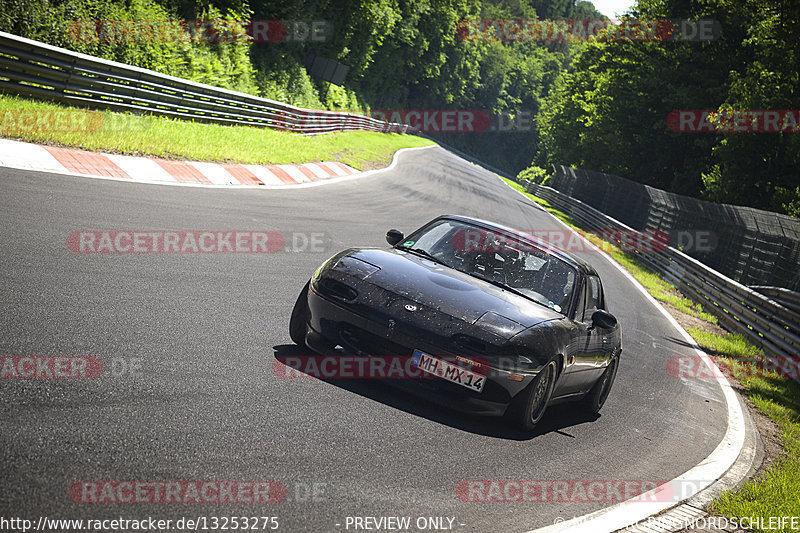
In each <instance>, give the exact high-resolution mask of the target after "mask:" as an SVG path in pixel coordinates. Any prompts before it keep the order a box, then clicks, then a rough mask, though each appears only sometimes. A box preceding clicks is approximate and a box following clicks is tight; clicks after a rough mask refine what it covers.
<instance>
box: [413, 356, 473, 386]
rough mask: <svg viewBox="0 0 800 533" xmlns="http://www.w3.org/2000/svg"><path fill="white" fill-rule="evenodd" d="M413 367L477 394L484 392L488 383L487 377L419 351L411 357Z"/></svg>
mask: <svg viewBox="0 0 800 533" xmlns="http://www.w3.org/2000/svg"><path fill="white" fill-rule="evenodd" d="M411 366H413V367H415V368H419V369H422V370H423V371H425V372H427V373H428V374H433V375H434V376H437V377H440V378H442V379H446V380H447V381H452V382H453V383H458V384H459V385H461V386H462V387H466V388H468V389H470V390H474V391H475V392H481V391H482V390H483V384H484V383H485V382H486V376H482V375H481V374H476V373H475V372H472V371H471V370H467V369H465V368H461V367H459V366H456V365H454V364H452V363H449V362H447V361H445V360H444V359H440V358H438V357H434V356H432V355H429V354H426V353H424V352H421V351H419V350H414V355H413V356H412V357H411Z"/></svg>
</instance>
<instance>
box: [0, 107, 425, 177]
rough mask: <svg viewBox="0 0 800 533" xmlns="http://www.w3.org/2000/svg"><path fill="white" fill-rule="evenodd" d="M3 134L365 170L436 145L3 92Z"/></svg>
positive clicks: (142, 151)
mask: <svg viewBox="0 0 800 533" xmlns="http://www.w3.org/2000/svg"><path fill="white" fill-rule="evenodd" d="M0 136H2V137H8V138H14V139H19V140H23V141H27V142H35V143H41V144H51V145H59V146H68V147H73V148H81V149H84V150H92V151H102V152H110V153H118V154H126V155H148V156H154V157H162V158H167V159H189V160H194V161H216V162H226V163H251V164H286V163H308V162H314V161H341V162H342V163H344V164H346V165H350V166H351V167H353V168H356V169H358V170H371V169H373V168H380V167H384V166H386V165H388V164H389V163H390V162H391V160H392V157H393V155H394V153H395V152H396V151H397V150H399V149H401V148H410V147H417V146H427V145H430V144H434V143H433V142H432V141H429V140H427V139H423V138H421V137H417V136H414V135H400V134H396V133H378V132H371V131H355V132H341V133H329V134H325V135H314V136H304V135H298V134H295V133H290V132H286V131H280V130H272V129H269V128H255V127H249V126H222V125H218V124H204V123H200V122H189V121H184V120H176V119H170V118H167V117H158V116H150V115H147V116H144V115H134V114H121V113H112V112H110V111H87V110H84V109H80V108H76V107H69V106H63V105H59V104H54V103H50V102H42V101H36V100H28V99H25V98H20V97H17V96H10V95H6V94H0Z"/></svg>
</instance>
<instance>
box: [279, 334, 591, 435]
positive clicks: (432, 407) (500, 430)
mask: <svg viewBox="0 0 800 533" xmlns="http://www.w3.org/2000/svg"><path fill="white" fill-rule="evenodd" d="M272 348H273V350H274V351H275V353H274V357H275V360H276V361H277V362H280V363H281V364H283V361H285V359H286V358H287V357H292V356H303V355H309V351H308V349H305V348H301V347H300V346H297V345H296V344H281V345H277V346H273V347H272ZM308 379H318V380H319V381H323V382H325V383H328V384H330V385H333V386H334V387H338V388H340V389H342V390H346V391H348V392H352V393H353V394H358V395H359V396H362V397H364V398H369V399H371V400H374V401H376V402H379V403H382V404H384V405H387V406H389V407H392V408H394V409H398V410H400V411H404V412H406V413H409V414H412V415H415V416H419V417H421V418H427V419H428V420H431V421H433V422H437V423H439V424H442V425H446V426H450V427H452V428H455V429H459V430H461V431H466V432H469V433H475V434H478V435H485V436H487V437H495V438H500V439H508V440H518V441H524V440H530V439H533V438H535V437H537V436H539V435H544V434H547V433H558V434H560V435H563V436H565V437H569V438H574V436H573V435H570V434H569V433H567V432H566V431H564V430H565V429H567V428H570V427H573V426H578V425H580V424H585V423H588V422H594V421H595V420H597V419H598V418H600V415H599V414H590V413H586V412H583V411H582V410H580V409H575V408H574V407H573V406H571V405H570V404H569V403H567V404H560V405H554V406H551V407H549V408H548V410H547V413H546V414H545V417H544V419H543V420H542V421H541V422H540V423H539V425H538V426H537V427H536V428H535V429H534V430H533V431H530V432H525V431H522V430H519V429H516V428H514V427H511V426H510V425H508V424H507V423H506V422H505V421H504V420H503V419H502V418H501V417H491V416H483V415H471V414H469V413H464V412H459V411H455V410H453V409H449V408H447V407H444V406H441V405H439V404H437V403H435V402H433V401H431V400H428V399H426V398H424V397H422V396H418V395H415V394H413V393H412V392H407V391H405V390H401V389H399V388H396V386H394V385H392V380H389V379H385V380H381V379H322V378H317V377H311V376H309V377H308Z"/></svg>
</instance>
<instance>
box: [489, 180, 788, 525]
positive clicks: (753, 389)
mask: <svg viewBox="0 0 800 533" xmlns="http://www.w3.org/2000/svg"><path fill="white" fill-rule="evenodd" d="M503 179H504V180H505V181H506V183H508V185H509V186H510V187H512V188H513V189H516V190H518V191H520V192H522V193H523V194H525V195H526V196H527V197H528V198H530V199H531V200H533V201H534V202H536V203H537V204H539V205H540V206H542V207H543V208H544V209H546V210H547V211H549V212H550V213H551V214H553V215H554V216H556V217H557V218H558V219H559V220H561V221H562V222H564V223H565V224H567V225H569V226H570V227H572V228H573V229H576V230H580V231H581V233H583V234H585V235H586V230H585V228H582V227H581V226H580V225H579V224H578V223H577V222H576V221H574V220H573V219H571V218H570V217H569V216H568V215H566V214H564V213H563V212H561V211H559V210H558V209H555V208H554V207H553V206H551V205H550V204H549V202H547V201H545V200H543V199H541V198H538V197H536V196H534V195H532V194H530V193H528V192H527V191H526V190H525V189H524V188H523V187H522V186H521V185H520V184H518V183H516V182H514V181H511V180H508V179H506V178H503ZM586 236H587V238H589V240H590V241H591V242H592V243H593V244H595V245H596V246H598V247H600V248H602V249H603V250H604V251H605V252H607V253H608V254H609V255H611V257H613V258H614V260H616V261H617V262H618V263H620V264H621V265H622V266H623V267H624V268H625V269H626V270H627V271H628V272H630V273H631V274H632V275H633V277H634V278H636V279H637V280H638V281H639V283H641V284H642V285H643V286H644V287H645V288H646V289H647V291H648V292H649V293H650V294H651V295H652V296H653V297H654V298H655V299H657V300H659V301H661V302H664V303H666V304H667V307H668V308H670V307H671V308H672V309H673V310H677V311H678V312H679V313H684V314H688V315H691V316H692V317H694V318H695V319H698V322H699V323H700V325H701V327H690V328H687V332H688V333H689V335H691V336H692V337H693V338H694V340H695V342H697V344H698V345H699V346H700V347H702V348H703V349H704V350H705V351H706V352H707V353H709V354H710V355H712V357H713V358H714V359H715V361H716V362H717V364H718V366H719V367H720V369H721V370H722V371H723V372H724V373H725V374H726V375H727V376H728V377H729V379H731V381H732V382H733V383H734V384H735V385H737V386H738V388H739V389H740V390H741V391H742V392H743V393H744V394H746V395H747V397H748V398H749V399H750V400H751V401H752V403H753V405H754V406H755V407H756V408H757V409H758V410H759V411H760V412H762V413H763V414H765V415H766V416H767V417H768V418H769V419H771V420H772V421H773V422H774V423H775V424H776V425H777V426H778V428H779V429H780V444H781V447H782V448H783V453H782V454H781V455H780V457H779V458H777V460H776V461H775V462H774V463H773V464H772V465H771V466H770V467H769V468H768V469H766V470H763V471H761V472H759V474H758V475H757V476H755V477H753V478H752V479H750V480H748V481H746V482H745V483H743V484H742V485H740V486H739V487H737V488H735V489H733V490H730V491H727V492H725V493H723V494H722V495H721V496H720V497H719V498H717V499H716V500H715V501H714V502H712V504H711V505H710V508H709V511H710V512H711V513H713V514H716V515H719V516H727V517H737V518H741V517H747V518H750V519H753V520H755V521H757V520H758V519H761V522H760V523H761V524H763V525H764V526H765V527H766V528H768V529H763V531H772V532H774V531H791V529H790V527H791V522H790V523H789V524H788V525H789V527H787V528H785V529H783V528H781V525H778V527H771V526H770V518H771V517H778V518H779V517H789V518H791V517H798V516H800V384H798V383H797V382H796V381H793V380H792V379H790V378H789V377H786V376H784V375H781V374H780V372H775V371H773V370H771V369H769V368H768V367H769V365H768V364H765V357H764V353H763V352H762V351H761V350H760V349H759V348H757V347H755V346H753V345H752V344H750V343H748V342H747V341H746V340H745V339H744V338H743V337H742V336H741V335H735V334H730V333H728V334H724V333H720V329H719V325H718V322H717V319H716V317H714V316H713V315H710V314H709V313H707V312H705V311H704V310H703V308H702V306H700V305H698V304H697V303H695V302H693V301H692V300H689V299H688V298H686V297H684V296H683V295H681V294H680V293H679V292H678V291H677V290H676V289H675V288H674V287H672V285H670V284H669V283H667V282H666V281H664V280H663V279H661V277H660V276H659V275H658V274H657V273H655V272H653V271H652V270H650V269H648V268H647V267H645V266H643V265H642V264H641V263H639V262H638V261H636V260H635V259H634V258H632V257H631V256H630V255H628V254H626V253H625V252H623V251H622V250H620V249H619V248H617V247H616V246H614V245H613V244H611V243H608V242H605V241H601V239H600V238H599V237H598V236H597V235H594V234H588V235H586ZM673 314H675V313H674V312H673ZM679 322H680V320H679ZM755 523H759V522H755ZM795 523H796V522H795ZM753 530H754V531H762V529H758V528H754V529H753Z"/></svg>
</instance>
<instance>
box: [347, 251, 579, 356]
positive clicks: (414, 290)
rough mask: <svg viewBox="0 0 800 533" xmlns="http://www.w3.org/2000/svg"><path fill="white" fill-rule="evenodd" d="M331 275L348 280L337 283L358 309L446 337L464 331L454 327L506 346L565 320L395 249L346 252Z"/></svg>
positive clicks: (513, 295) (502, 291)
mask: <svg viewBox="0 0 800 533" xmlns="http://www.w3.org/2000/svg"><path fill="white" fill-rule="evenodd" d="M334 271H340V272H343V273H346V274H347V276H346V277H347V278H348V279H347V280H345V279H340V280H341V281H345V282H346V283H348V284H350V285H354V288H355V289H356V290H357V291H358V292H359V298H358V299H359V300H360V301H361V302H362V303H367V304H371V306H372V307H374V308H382V309H384V310H385V311H386V312H387V315H391V314H393V313H392V311H394V312H395V313H396V314H397V315H399V316H403V317H409V318H408V319H409V320H414V319H415V318H416V319H423V320H428V321H433V322H434V323H438V325H437V327H440V328H444V329H446V330H450V331H449V332H450V333H456V330H460V329H463V328H460V327H457V326H456V324H455V323H459V324H461V325H471V326H477V328H472V329H473V330H474V329H483V330H487V332H492V333H494V334H495V335H493V336H495V338H496V340H500V339H499V338H503V339H506V340H507V339H509V338H511V337H512V336H514V335H516V334H517V333H519V332H521V331H522V330H524V329H526V328H529V327H531V326H535V325H536V324H539V323H541V322H544V321H548V320H556V319H562V318H564V316H563V315H562V314H560V313H557V312H556V311H554V310H552V309H548V308H547V307H545V306H543V305H540V304H538V303H534V302H533V301H531V300H529V299H527V298H524V297H522V296H519V295H517V294H514V293H513V292H510V291H507V290H503V289H502V288H500V287H497V286H495V285H492V284H491V283H488V282H485V281H482V280H480V279H477V278H475V277H472V276H470V275H468V274H465V273H463V272H460V271H458V270H455V269H452V268H449V267H447V266H444V265H442V264H440V263H437V262H435V261H432V260H430V259H427V258H424V257H420V256H418V255H415V254H412V253H408V252H406V251H403V250H399V249H389V250H386V249H381V248H359V249H352V250H348V251H346V252H345V253H343V254H342V255H341V256H340V259H339V261H338V265H337V268H335V269H334ZM365 300H368V301H367V302H365ZM370 300H371V301H370ZM408 304H417V307H418V310H419V311H421V312H420V313H416V311H409V310H408V309H406V305H408ZM412 316H413V317H412ZM454 322H455V323H454ZM443 333H444V331H443ZM498 337H499V338H498Z"/></svg>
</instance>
